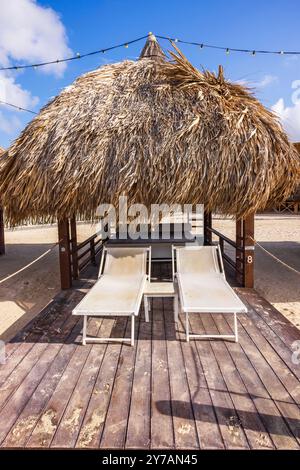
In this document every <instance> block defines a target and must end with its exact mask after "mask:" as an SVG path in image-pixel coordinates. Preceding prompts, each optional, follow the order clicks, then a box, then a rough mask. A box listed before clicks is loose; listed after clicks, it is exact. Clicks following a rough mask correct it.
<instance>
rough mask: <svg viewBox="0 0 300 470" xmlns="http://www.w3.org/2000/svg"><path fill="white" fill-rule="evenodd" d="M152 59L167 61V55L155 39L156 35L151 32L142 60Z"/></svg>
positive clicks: (143, 50) (142, 53)
mask: <svg viewBox="0 0 300 470" xmlns="http://www.w3.org/2000/svg"><path fill="white" fill-rule="evenodd" d="M147 57H148V58H150V59H152V60H161V59H165V55H164V53H163V51H162V49H161V47H160V45H159V43H158V41H157V39H156V37H155V34H153V33H151V32H149V33H148V37H147V40H146V43H145V45H144V47H143V49H142V51H141V54H140V57H139V58H140V59H145V58H147Z"/></svg>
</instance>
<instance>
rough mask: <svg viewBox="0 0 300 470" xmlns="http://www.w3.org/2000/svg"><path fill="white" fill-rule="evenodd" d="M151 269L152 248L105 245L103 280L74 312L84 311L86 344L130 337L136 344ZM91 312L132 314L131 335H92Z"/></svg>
mask: <svg viewBox="0 0 300 470" xmlns="http://www.w3.org/2000/svg"><path fill="white" fill-rule="evenodd" d="M147 257H148V263H147ZM147 265H148V273H147ZM150 269H151V249H150V248H127V247H126V248H104V249H103V253H102V258H101V263H100V269H99V280H98V281H97V282H96V284H95V285H94V286H93V287H92V288H91V290H90V291H89V292H88V293H87V294H86V296H85V297H84V298H83V299H82V300H81V302H80V303H79V304H78V305H77V307H76V308H75V309H74V310H73V312H72V313H73V315H83V335H82V344H86V343H87V342H100V341H130V343H131V345H132V346H133V345H134V318H135V316H136V315H138V313H139V309H140V306H141V301H142V298H143V292H144V288H145V283H146V281H147V280H148V279H150V276H151V273H150ZM89 316H99V317H103V316H130V317H131V337H130V338H95V337H89V336H87V331H86V330H87V320H88V317H89Z"/></svg>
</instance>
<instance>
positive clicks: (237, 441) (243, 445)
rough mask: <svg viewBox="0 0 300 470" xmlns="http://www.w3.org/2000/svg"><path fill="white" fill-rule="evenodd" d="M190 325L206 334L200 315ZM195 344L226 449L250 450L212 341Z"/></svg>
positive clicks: (192, 318) (200, 332) (195, 316)
mask: <svg viewBox="0 0 300 470" xmlns="http://www.w3.org/2000/svg"><path fill="white" fill-rule="evenodd" d="M190 325H191V331H192V332H193V333H197V334H198V333H199V334H203V333H204V332H205V330H204V328H203V324H202V322H201V318H200V315H197V314H193V315H190ZM195 344H196V348H197V351H198V355H199V359H200V361H201V364H202V368H203V371H204V374H205V377H206V380H207V384H208V387H209V390H210V395H211V399H212V402H213V406H214V410H215V413H216V416H217V420H218V423H219V426H220V431H221V434H222V437H223V440H224V443H225V447H226V448H227V449H248V448H249V445H248V441H247V438H246V435H245V433H244V430H243V428H241V427H240V425H239V417H238V415H237V413H236V410H235V408H234V405H233V402H232V399H231V397H230V394H229V392H228V388H227V386H226V383H225V381H224V379H223V376H222V374H221V371H220V368H219V365H218V363H217V361H216V358H215V356H214V354H213V350H212V348H211V345H210V341H208V340H200V341H199V340H196V341H195Z"/></svg>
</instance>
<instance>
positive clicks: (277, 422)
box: [213, 314, 290, 448]
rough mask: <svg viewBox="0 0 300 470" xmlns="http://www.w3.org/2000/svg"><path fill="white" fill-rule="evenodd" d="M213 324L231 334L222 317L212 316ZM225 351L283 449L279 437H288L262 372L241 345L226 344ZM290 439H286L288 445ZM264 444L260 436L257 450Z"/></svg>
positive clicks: (271, 433)
mask: <svg viewBox="0 0 300 470" xmlns="http://www.w3.org/2000/svg"><path fill="white" fill-rule="evenodd" d="M213 317H214V319H215V323H216V325H217V327H218V330H219V332H220V333H222V334H229V333H232V329H231V328H230V327H229V324H228V323H227V321H226V320H225V318H224V316H223V315H221V314H219V315H214V316H213ZM226 346H227V349H228V351H229V353H230V355H231V357H232V360H233V361H234V363H235V366H236V368H237V370H238V371H239V374H240V375H241V378H242V380H243V382H244V384H245V387H246V389H247V391H248V394H249V395H250V396H251V397H252V400H253V402H254V403H255V406H256V408H257V411H258V413H259V415H260V417H261V419H262V421H263V422H264V425H265V427H266V429H267V431H268V433H269V435H270V437H271V439H272V442H273V443H274V446H275V447H276V448H281V447H282V448H284V444H285V443H284V442H282V438H281V436H282V435H283V436H284V435H286V434H287V433H288V436H290V433H289V430H288V428H287V425H286V422H285V420H284V418H283V417H282V415H281V413H280V411H279V409H278V407H277V405H276V402H275V401H274V400H273V399H272V397H271V396H270V394H269V392H268V389H267V387H266V386H265V385H264V383H263V382H262V380H261V377H260V375H263V370H262V371H261V372H260V370H259V371H257V370H256V369H255V367H254V366H253V365H252V363H251V362H250V360H249V358H248V356H247V354H246V350H244V349H243V347H242V345H241V343H234V342H226ZM289 442H290V438H289V439H288V444H289ZM264 444H265V437H264V434H262V436H261V439H259V441H258V446H259V447H258V448H260V446H261V445H264Z"/></svg>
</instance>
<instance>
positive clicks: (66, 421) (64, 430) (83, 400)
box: [51, 319, 125, 448]
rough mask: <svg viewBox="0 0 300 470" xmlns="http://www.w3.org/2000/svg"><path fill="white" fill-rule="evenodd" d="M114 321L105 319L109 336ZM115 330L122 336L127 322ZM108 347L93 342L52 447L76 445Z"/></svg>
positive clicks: (120, 323) (119, 324)
mask: <svg viewBox="0 0 300 470" xmlns="http://www.w3.org/2000/svg"><path fill="white" fill-rule="evenodd" d="M95 321H96V322H98V323H99V326H100V322H101V320H95ZM114 322H115V320H114V319H106V321H105V327H106V328H108V331H109V333H108V336H109V334H110V331H111V329H112V328H113V326H114ZM115 330H117V332H116V334H117V335H118V336H122V333H123V334H124V330H125V322H119V323H118V325H117V327H116V328H115ZM115 346H116V345H115ZM106 348H107V344H106V343H102V344H101V343H100V344H92V346H91V347H90V352H89V354H88V357H87V359H86V362H85V364H84V367H83V369H82V371H81V374H80V376H79V378H78V382H77V383H76V387H75V389H74V391H73V393H72V395H71V397H70V401H69V403H68V405H67V408H66V410H65V412H64V415H63V417H62V419H61V421H60V423H59V426H58V428H57V430H56V432H55V436H54V438H53V440H52V442H51V447H52V448H73V447H75V444H76V440H77V437H78V434H79V432H80V429H81V425H82V422H83V419H84V415H85V412H86V408H87V406H88V403H89V401H90V397H91V394H92V391H93V389H94V385H95V382H96V379H97V375H98V372H99V369H100V367H101V364H102V360H103V357H104V354H105V350H106Z"/></svg>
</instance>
